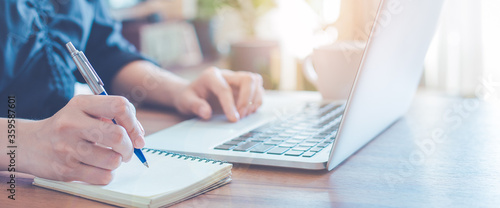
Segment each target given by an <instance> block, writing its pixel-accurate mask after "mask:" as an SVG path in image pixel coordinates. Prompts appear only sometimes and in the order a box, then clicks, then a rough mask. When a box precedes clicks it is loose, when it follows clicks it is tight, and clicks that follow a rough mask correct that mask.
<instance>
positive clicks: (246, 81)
mask: <svg viewBox="0 0 500 208" xmlns="http://www.w3.org/2000/svg"><path fill="white" fill-rule="evenodd" d="M224 78H225V79H226V80H228V83H229V84H230V85H232V86H236V87H237V88H239V94H238V101H237V102H236V108H237V109H238V112H239V113H240V115H241V117H245V116H247V115H248V114H249V113H250V112H249V110H250V105H251V102H252V101H253V100H254V94H255V89H258V88H257V87H256V86H257V85H256V84H257V81H256V79H257V78H256V76H255V75H253V74H252V73H248V72H238V73H226V74H224ZM232 83H234V84H232Z"/></svg>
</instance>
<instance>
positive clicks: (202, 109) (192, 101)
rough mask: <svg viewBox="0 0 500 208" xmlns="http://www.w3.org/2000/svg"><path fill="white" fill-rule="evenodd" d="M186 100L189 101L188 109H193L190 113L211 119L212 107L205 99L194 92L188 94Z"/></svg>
mask: <svg viewBox="0 0 500 208" xmlns="http://www.w3.org/2000/svg"><path fill="white" fill-rule="evenodd" d="M186 100H187V102H188V103H189V104H188V105H189V106H188V109H189V110H190V111H191V112H189V113H193V114H195V115H197V116H199V117H201V118H203V119H210V117H211V116H212V108H211V107H210V104H208V102H207V101H206V100H205V99H203V98H200V97H199V96H198V95H197V94H196V93H194V92H193V93H188V94H186Z"/></svg>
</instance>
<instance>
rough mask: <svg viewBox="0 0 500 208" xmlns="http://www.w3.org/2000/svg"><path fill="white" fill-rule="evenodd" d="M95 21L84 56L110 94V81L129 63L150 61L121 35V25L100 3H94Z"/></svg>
mask: <svg viewBox="0 0 500 208" xmlns="http://www.w3.org/2000/svg"><path fill="white" fill-rule="evenodd" d="M95 4H96V6H95V19H94V22H93V24H92V28H91V32H90V35H89V38H88V41H87V45H86V48H85V55H86V56H87V58H88V59H89V61H90V63H92V66H93V67H94V69H95V70H96V72H97V74H98V75H99V76H100V77H101V79H102V81H103V82H104V88H105V89H106V91H108V92H111V81H112V80H113V78H114V77H115V76H116V74H117V73H118V71H119V70H120V69H122V68H123V67H124V66H125V65H127V64H128V63H130V62H133V61H137V60H147V61H151V60H149V59H148V58H146V57H145V56H143V55H141V54H140V53H139V52H137V50H136V49H135V47H134V46H133V45H132V44H130V43H129V42H128V41H127V40H125V39H124V38H123V36H122V34H121V24H120V23H119V22H117V21H116V20H114V19H112V18H111V17H110V15H109V14H108V11H107V8H105V6H104V5H103V3H102V1H96V2H95ZM111 93H112V92H111Z"/></svg>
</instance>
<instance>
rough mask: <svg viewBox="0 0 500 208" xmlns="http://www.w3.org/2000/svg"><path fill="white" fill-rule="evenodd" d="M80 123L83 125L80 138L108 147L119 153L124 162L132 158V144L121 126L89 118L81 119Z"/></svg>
mask: <svg viewBox="0 0 500 208" xmlns="http://www.w3.org/2000/svg"><path fill="white" fill-rule="evenodd" d="M80 122H81V123H82V125H83V127H82V130H81V131H80V138H82V139H84V140H86V141H88V142H92V143H97V144H100V145H103V146H105V147H110V148H111V149H112V150H113V151H115V152H117V153H119V154H120V155H121V156H122V158H123V161H125V162H127V161H129V160H130V159H131V158H132V155H133V146H132V142H131V140H130V137H129V135H128V133H127V131H126V130H125V129H124V128H123V127H122V126H120V125H115V124H112V123H108V122H105V121H100V120H98V119H94V118H90V117H82V118H81V119H80ZM77 145H84V144H80V142H79V143H78V144H77ZM82 147H85V146H82Z"/></svg>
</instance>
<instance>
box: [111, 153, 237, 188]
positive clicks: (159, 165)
mask: <svg viewBox="0 0 500 208" xmlns="http://www.w3.org/2000/svg"><path fill="white" fill-rule="evenodd" d="M145 156H146V158H147V160H148V164H149V167H150V168H147V167H145V166H144V165H143V164H142V163H141V162H140V161H139V159H137V158H135V157H134V158H132V160H131V161H130V162H128V163H122V165H121V166H120V167H119V168H118V169H117V170H115V171H114V179H113V180H112V181H111V183H110V184H108V185H106V186H101V188H102V189H106V190H110V191H116V192H120V193H124V194H130V195H135V196H143V197H151V196H155V195H159V194H166V193H170V192H174V191H176V190H179V189H182V188H184V187H187V186H189V185H192V184H194V183H196V182H199V181H201V180H203V179H204V178H207V177H208V176H210V175H212V174H215V173H216V172H218V171H219V170H221V169H223V168H224V167H227V166H230V164H223V165H220V164H218V163H217V164H212V163H211V162H209V163H205V162H199V161H198V160H194V161H192V160H191V159H186V160H185V159H183V158H181V159H179V158H177V157H176V156H174V157H172V156H171V155H168V156H165V155H163V154H162V155H158V154H156V153H154V154H149V153H145Z"/></svg>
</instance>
